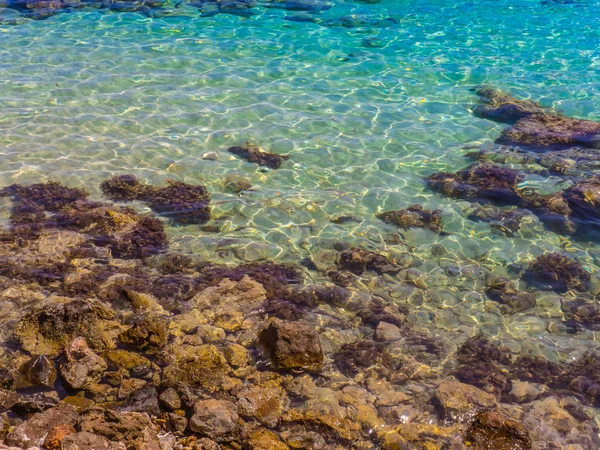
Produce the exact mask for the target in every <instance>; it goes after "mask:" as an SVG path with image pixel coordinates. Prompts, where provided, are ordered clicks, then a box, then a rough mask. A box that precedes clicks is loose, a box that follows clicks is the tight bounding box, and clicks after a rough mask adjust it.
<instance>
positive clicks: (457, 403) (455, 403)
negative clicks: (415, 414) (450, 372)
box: [434, 381, 496, 423]
mask: <svg viewBox="0 0 600 450" xmlns="http://www.w3.org/2000/svg"><path fill="white" fill-rule="evenodd" d="M434 395H435V398H436V399H437V401H438V402H439V403H440V405H441V407H442V415H443V417H444V419H445V420H447V421H449V422H462V423H464V422H468V421H470V420H471V419H472V418H473V416H475V414H477V413H478V412H480V411H482V410H489V409H492V408H494V407H495V406H496V397H494V396H493V395H492V394H488V393H487V392H484V391H482V390H481V389H478V388H476V387H475V386H471V385H469V384H464V383H460V382H458V381H444V382H442V383H441V384H440V385H439V386H438V388H437V390H436V391H435V394H434Z"/></svg>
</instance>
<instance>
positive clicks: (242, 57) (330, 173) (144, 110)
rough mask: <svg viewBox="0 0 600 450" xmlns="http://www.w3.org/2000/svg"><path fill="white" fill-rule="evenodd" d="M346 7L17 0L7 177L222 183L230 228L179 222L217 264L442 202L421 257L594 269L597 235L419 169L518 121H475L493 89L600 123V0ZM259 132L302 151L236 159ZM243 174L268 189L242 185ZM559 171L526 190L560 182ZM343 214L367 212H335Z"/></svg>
mask: <svg viewBox="0 0 600 450" xmlns="http://www.w3.org/2000/svg"><path fill="white" fill-rule="evenodd" d="M329 5H331V8H330V9H328V10H325V11H323V12H321V13H318V14H314V15H310V14H308V13H306V12H296V11H289V10H285V9H280V8H267V7H263V6H257V7H255V8H254V9H253V10H254V11H255V12H256V15H255V16H253V17H251V18H244V17H239V16H236V15H231V14H218V15H215V16H212V17H201V13H200V11H199V10H198V8H195V7H192V6H189V5H179V7H177V8H175V7H174V5H167V6H166V7H165V11H164V12H163V13H162V15H163V17H148V16H147V15H145V14H142V13H127V12H120V13H116V12H115V13H107V12H106V11H105V10H93V9H90V10H79V11H73V12H68V13H63V14H57V15H54V16H52V17H50V18H48V19H46V20H30V19H28V18H26V17H23V15H22V14H20V13H19V12H16V11H14V10H12V9H5V10H3V11H2V14H3V15H4V16H5V18H6V19H8V18H12V19H13V20H5V22H4V24H3V25H1V27H0V31H1V33H0V43H1V45H0V83H1V84H2V89H1V91H0V110H1V111H2V114H1V115H0V129H1V130H2V133H0V161H1V165H0V184H2V185H7V184H10V183H15V182H19V183H29V182H38V181H40V180H42V181H43V180H51V179H55V180H61V181H63V182H65V183H67V184H69V185H72V186H82V187H86V188H87V189H88V190H90V191H91V192H92V195H93V196H98V197H99V196H100V192H99V189H98V185H99V183H100V181H101V180H103V179H106V178H108V177H109V176H110V175H112V174H121V173H135V174H136V175H138V176H139V177H140V178H142V179H145V180H147V181H148V182H152V183H156V184H160V183H163V182H164V181H165V180H166V179H168V178H173V179H177V180H182V181H186V182H190V183H202V184H205V185H207V186H208V188H209V190H210V191H211V193H212V200H213V206H214V213H213V217H215V218H216V219H218V220H217V223H218V225H219V226H220V227H221V232H219V233H204V232H201V231H199V229H198V227H196V226H189V227H177V228H175V227H171V228H170V229H169V231H170V237H172V239H173V244H172V246H173V247H174V248H177V249H182V250H192V251H195V252H199V253H200V254H202V255H205V256H206V257H207V258H210V259H211V260H214V259H219V260H223V261H239V260H258V259H263V258H270V259H276V260H282V261H298V260H299V259H302V258H304V257H306V256H307V255H310V254H312V253H314V252H315V251H316V250H317V249H318V248H319V246H320V245H321V243H322V242H323V241H327V240H328V239H340V238H341V239H346V240H347V241H349V242H351V243H353V244H361V245H366V246H368V247H369V248H372V249H377V248H380V247H381V246H382V245H384V244H383V242H384V240H385V235H386V233H388V234H390V233H391V232H392V231H395V230H394V228H393V227H388V226H386V225H384V224H382V223H381V222H380V221H379V220H377V219H376V218H375V217H374V214H375V213H377V212H380V211H385V210H391V209H398V208H404V207H406V206H408V205H409V204H411V203H421V204H423V205H424V206H425V207H426V208H430V209H434V208H439V209H441V210H442V213H443V218H444V228H445V230H446V231H448V232H450V233H451V234H450V236H448V237H439V236H436V235H434V234H432V233H429V232H426V231H414V232H413V231H411V232H407V233H405V234H404V235H405V237H406V238H407V242H408V244H409V245H414V246H416V252H417V254H419V253H423V254H427V253H428V252H429V244H431V243H434V242H439V243H442V244H443V245H444V246H445V247H446V248H447V249H449V250H450V255H451V256H449V258H451V260H453V261H454V262H456V263H460V264H465V263H466V264H468V263H469V261H471V262H472V259H475V260H479V261H482V260H485V262H486V263H487V264H488V267H491V268H495V267H498V268H503V267H505V266H506V265H508V264H510V263H521V262H526V261H528V260H531V258H532V257H534V256H537V255H538V254H540V253H543V252H544V251H551V250H556V249H561V248H564V247H565V245H567V246H568V248H569V249H570V250H571V251H572V252H575V253H576V254H577V256H579V257H581V258H582V259H583V261H584V262H588V263H589V268H590V270H591V271H595V270H597V266H596V265H595V251H596V249H597V247H596V245H595V243H589V242H588V243H577V242H576V243H567V244H566V243H565V239H564V238H562V237H559V236H558V235H555V234H553V233H550V232H548V231H546V230H544V228H543V227H542V226H541V225H540V224H539V223H537V224H533V225H532V227H531V230H530V232H529V233H527V234H526V235H524V236H523V235H519V236H517V237H514V238H507V237H504V236H502V235H499V234H494V233H492V232H491V231H490V228H489V226H488V225H487V224H484V223H475V222H472V221H468V220H466V219H465V218H464V217H465V214H464V210H465V208H467V207H468V206H467V205H468V204H467V203H466V202H462V201H456V200H451V199H446V198H443V197H441V196H439V195H438V194H435V193H432V192H431V191H428V190H427V188H426V187H425V184H424V182H423V181H422V177H424V176H427V175H429V174H431V173H433V172H436V171H440V170H450V171H454V170H457V169H460V168H462V167H464V166H466V165H467V164H468V163H469V161H467V160H466V159H465V158H464V157H463V155H464V154H465V153H466V152H468V151H470V150H472V149H473V148H479V147H480V146H484V147H485V146H489V145H491V141H492V140H493V139H494V138H495V137H496V136H497V135H498V133H499V131H500V130H501V129H502V128H503V127H504V125H502V124H496V123H494V122H491V121H488V120H483V119H478V118H476V117H474V116H473V115H472V113H471V109H472V107H473V106H474V104H475V102H476V97H475V96H474V94H473V92H472V91H471V88H473V87H474V86H477V85H480V84H491V85H494V86H497V87H499V88H502V89H505V90H509V91H511V92H513V93H514V94H515V95H517V96H519V97H521V98H528V97H531V98H533V99H539V100H540V101H541V103H542V104H544V105H547V106H553V107H554V108H556V109H558V110H560V111H563V112H564V113H565V114H568V115H573V116H577V117H581V118H587V119H596V120H598V119H600V97H598V96H597V95H596V93H597V90H598V87H599V86H600V70H599V69H600V51H599V49H598V43H599V42H600V27H598V23H597V21H596V19H595V18H596V17H597V16H598V13H599V12H600V3H598V2H594V1H591V0H590V1H581V2H575V3H572V4H560V3H554V2H549V3H548V4H544V3H541V2H540V1H537V0H535V1H533V0H531V1H521V2H510V1H502V2H498V1H494V2H486V1H484V2H463V1H443V2H442V1H423V2H408V1H402V2H395V1H386V0H384V1H382V2H381V3H377V4H360V3H352V2H347V3H345V2H339V1H338V2H332V3H330V4H329ZM154 15H158V14H157V13H154ZM290 17H303V18H305V17H312V18H314V19H315V20H316V21H317V22H318V23H310V22H297V21H292V20H287V19H289V18H290ZM341 18H344V19H343V20H341ZM390 18H391V19H393V20H385V19H390ZM341 24H345V25H346V26H341ZM350 25H352V26H354V25H358V26H356V27H352V28H348V26H350ZM245 141H252V142H255V143H257V144H259V145H260V146H261V147H263V148H264V149H266V150H269V151H272V152H275V153H286V154H289V155H290V156H291V159H290V161H289V162H287V163H286V164H285V165H284V167H283V168H282V169H280V170H276V171H275V170H264V169H260V168H257V166H255V165H253V164H249V163H246V162H244V161H241V160H239V159H238V158H236V157H234V156H233V155H231V154H229V153H227V152H226V149H227V148H228V147H230V146H231V145H237V144H240V143H242V142H245ZM208 152H216V153H217V154H218V157H219V159H218V160H217V161H213V160H206V159H203V155H205V154H206V153H208ZM231 173H237V174H240V175H243V176H245V177H247V178H248V180H249V181H250V182H251V183H252V185H253V186H254V189H253V190H252V191H250V192H248V193H245V194H243V195H242V196H238V195H235V194H232V193H229V192H227V190H226V189H225V188H224V187H223V185H224V182H225V179H226V177H227V175H228V174H231ZM559 181H560V180H559V179H553V178H552V177H550V178H547V177H541V176H530V177H528V179H527V180H526V183H527V184H528V185H531V186H536V187H539V188H540V189H541V190H543V191H548V192H550V191H552V190H556V189H557V185H558V183H559ZM3 205H4V206H3V210H2V211H3V213H4V216H5V217H7V215H8V211H9V202H8V201H7V200H4V203H3ZM340 215H353V216H356V217H359V218H361V219H363V220H364V221H363V222H362V223H361V224H357V223H349V224H344V225H336V224H332V223H331V222H329V220H328V219H329V218H331V217H337V216H340ZM391 250H392V251H393V248H392V249H391ZM424 270H425V271H426V272H427V271H428V270H431V271H433V272H435V270H437V269H434V268H430V267H427V266H426V267H425V268H424ZM434 275H435V274H434ZM434 279H435V277H434ZM432 283H434V282H432ZM471 307H473V308H478V306H473V305H471ZM473 314H475V312H472V315H473ZM517 325H518V326H517V328H518V327H520V326H521V324H517ZM517 331H518V330H517Z"/></svg>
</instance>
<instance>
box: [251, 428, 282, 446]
mask: <svg viewBox="0 0 600 450" xmlns="http://www.w3.org/2000/svg"><path fill="white" fill-rule="evenodd" d="M248 447H249V450H289V449H290V447H288V446H287V445H286V444H284V443H283V442H282V441H281V440H280V439H279V437H278V436H277V435H276V434H275V433H273V432H272V431H269V430H265V429H264V428H259V429H258V430H256V431H254V432H252V433H251V434H250V438H249V439H248Z"/></svg>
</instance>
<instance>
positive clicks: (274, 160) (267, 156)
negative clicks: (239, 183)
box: [227, 142, 290, 169]
mask: <svg viewBox="0 0 600 450" xmlns="http://www.w3.org/2000/svg"><path fill="white" fill-rule="evenodd" d="M227 151H228V152H229V153H233V154H234V155H237V156H239V157H240V158H243V159H245V160H247V161H248V162H251V163H256V164H258V165H259V166H266V167H270V168H271V169H279V167H280V166H281V164H283V163H284V161H287V160H288V159H290V157H289V156H287V155H276V154H275V153H269V152H264V151H262V150H261V149H260V148H259V147H258V146H256V145H253V144H250V143H249V142H247V143H246V144H245V145H243V146H241V147H229V148H228V149H227Z"/></svg>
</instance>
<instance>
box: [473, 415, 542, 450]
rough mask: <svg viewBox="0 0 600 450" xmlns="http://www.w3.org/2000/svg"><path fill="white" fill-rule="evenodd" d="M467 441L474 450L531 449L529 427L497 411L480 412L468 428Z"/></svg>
mask: <svg viewBox="0 0 600 450" xmlns="http://www.w3.org/2000/svg"><path fill="white" fill-rule="evenodd" d="M465 443H466V444H467V445H469V448H473V450H492V449H493V450H531V448H532V445H531V439H530V438H529V433H528V432H527V429H526V428H525V427H524V426H523V425H522V424H520V423H519V422H516V421H514V420H510V419H507V418H505V417H504V416H502V415H501V414H500V413H497V412H485V413H481V414H479V415H478V416H477V417H476V418H475V421H474V422H473V423H472V424H471V426H470V428H469V429H468V430H467V433H466V438H465Z"/></svg>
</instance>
